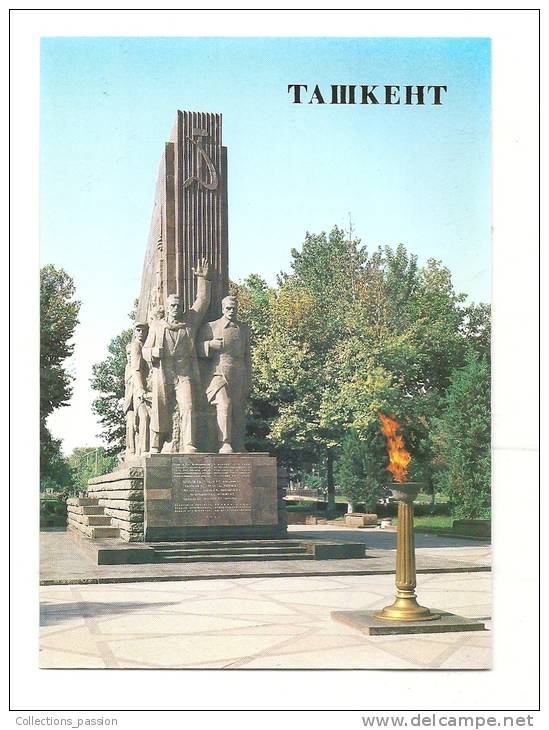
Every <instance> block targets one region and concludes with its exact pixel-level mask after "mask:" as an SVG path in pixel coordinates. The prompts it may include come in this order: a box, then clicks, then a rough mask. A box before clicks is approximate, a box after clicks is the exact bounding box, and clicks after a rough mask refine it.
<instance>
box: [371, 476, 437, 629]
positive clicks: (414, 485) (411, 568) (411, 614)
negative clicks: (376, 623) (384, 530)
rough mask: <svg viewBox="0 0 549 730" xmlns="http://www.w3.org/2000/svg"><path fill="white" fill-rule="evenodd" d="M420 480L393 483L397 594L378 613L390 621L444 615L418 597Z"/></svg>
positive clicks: (432, 619)
mask: <svg viewBox="0 0 549 730" xmlns="http://www.w3.org/2000/svg"><path fill="white" fill-rule="evenodd" d="M421 486H422V485H421V484H420V483H419V482H401V483H395V484H391V485H390V487H389V488H390V489H391V492H392V494H393V498H394V499H396V500H397V501H398V528H397V550H396V580H395V583H396V596H395V600H394V602H393V603H392V604H391V605H390V606H385V608H384V609H382V610H381V611H379V612H378V613H376V614H375V618H378V619H385V620H387V621H434V620H436V619H439V618H440V617H441V614H440V613H434V612H432V611H431V610H430V609H428V608H425V606H420V605H419V603H418V602H417V597H416V585H417V582H416V551H415V539H414V505H413V502H414V499H415V498H416V497H417V495H418V494H419V490H420V488H421Z"/></svg>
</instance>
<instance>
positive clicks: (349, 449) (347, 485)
mask: <svg viewBox="0 0 549 730" xmlns="http://www.w3.org/2000/svg"><path fill="white" fill-rule="evenodd" d="M372 453H375V454H376V456H377V458H376V459H375V460H374V459H372ZM386 461H387V459H386V455H385V453H384V450H383V445H382V444H381V438H380V436H379V432H375V433H373V434H369V438H368V439H365V438H362V439H361V438H360V437H359V436H358V434H357V433H356V431H353V430H350V431H349V432H348V433H347V434H346V435H345V437H344V439H343V442H342V444H341V453H340V456H339V459H338V461H337V464H336V479H337V481H338V484H339V486H340V488H341V491H342V493H343V494H344V495H345V496H346V497H347V498H348V500H349V502H350V504H351V510H352V511H354V510H355V508H356V504H357V503H359V502H360V503H363V504H364V508H365V510H366V511H367V512H368V511H372V512H373V511H375V508H376V504H377V500H378V498H379V497H380V496H381V494H382V488H381V487H382V484H383V482H384V481H387V479H386V476H385V463H386Z"/></svg>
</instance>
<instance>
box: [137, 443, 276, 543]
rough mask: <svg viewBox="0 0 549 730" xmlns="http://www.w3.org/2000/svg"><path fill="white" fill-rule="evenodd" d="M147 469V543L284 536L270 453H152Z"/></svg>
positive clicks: (145, 467)
mask: <svg viewBox="0 0 549 730" xmlns="http://www.w3.org/2000/svg"><path fill="white" fill-rule="evenodd" d="M143 468H144V539H145V541H158V540H227V539H251V538H254V539H269V538H275V537H284V536H285V535H286V526H285V524H284V522H283V520H282V519H281V517H280V509H279V506H280V505H279V502H280V498H279V497H280V495H279V494H278V492H277V466H276V459H275V458H274V457H272V456H269V455H268V454H248V453H240V454H228V455H225V454H192V455H183V454H154V455H151V456H148V457H146V458H144V459H143Z"/></svg>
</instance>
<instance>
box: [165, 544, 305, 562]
mask: <svg viewBox="0 0 549 730" xmlns="http://www.w3.org/2000/svg"><path fill="white" fill-rule="evenodd" d="M308 552H309V551H308V550H307V547H306V546H305V545H300V546H297V547H258V546H255V547H232V548H231V547H224V548H215V549H210V548H207V547H198V546H197V547H194V548H186V549H176V548H171V549H162V550H158V549H155V555H160V556H162V557H168V558H170V559H171V558H176V557H181V558H183V557H193V556H195V555H263V554H266V553H268V554H269V555H272V556H275V555H280V554H286V555H289V554H296V555H297V554H299V555H305V554H307V553H308Z"/></svg>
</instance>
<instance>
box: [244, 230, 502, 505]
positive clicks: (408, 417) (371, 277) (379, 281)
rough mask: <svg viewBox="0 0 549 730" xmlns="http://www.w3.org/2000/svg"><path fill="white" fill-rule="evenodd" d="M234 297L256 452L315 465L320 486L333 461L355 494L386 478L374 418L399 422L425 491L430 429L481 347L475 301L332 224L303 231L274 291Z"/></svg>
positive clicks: (400, 252)
mask: <svg viewBox="0 0 549 730" xmlns="http://www.w3.org/2000/svg"><path fill="white" fill-rule="evenodd" d="M237 293H238V295H239V298H240V299H241V301H243V302H245V304H244V306H243V307H241V309H242V317H243V319H248V321H253V322H254V324H253V331H254V335H255V336H254V338H253V342H252V345H253V351H252V360H253V364H254V375H253V381H252V418H251V425H252V431H253V430H254V428H255V429H256V431H257V430H259V429H260V431H261V435H262V439H263V441H262V442H263V444H264V445H265V448H266V449H268V450H270V451H271V452H273V453H276V454H277V455H278V456H279V457H280V458H281V459H282V460H283V461H284V462H285V463H286V465H287V466H290V467H292V468H294V470H297V472H301V473H303V472H307V471H308V470H310V468H311V465H313V464H317V465H318V464H319V463H321V462H323V461H324V462H326V464H327V466H328V468H327V469H326V470H324V473H326V474H327V475H328V476H327V479H328V480H329V479H330V477H329V474H330V467H331V465H332V464H333V462H334V461H336V462H337V461H338V460H339V464H338V463H336V476H337V477H338V479H339V480H340V481H342V474H343V475H344V476H345V479H346V481H347V486H345V485H342V489H343V490H346V489H347V488H348V487H349V488H350V489H351V491H352V492H353V494H356V495H357V497H358V495H359V492H360V491H361V490H362V492H361V493H362V495H363V497H364V498H366V496H367V492H368V490H369V491H370V492H371V493H373V492H375V489H374V483H375V484H376V485H377V489H379V488H381V487H382V486H383V484H386V483H388V482H389V481H390V479H389V476H388V474H387V473H386V471H385V468H384V465H386V452H385V444H384V441H383V439H382V437H381V435H380V433H379V412H380V411H382V412H385V413H388V414H391V415H393V416H394V417H396V419H397V420H398V421H399V422H400V423H401V424H402V426H403V430H404V434H405V439H406V444H407V447H408V449H409V450H410V451H411V453H412V457H413V459H412V467H411V472H410V478H413V479H420V480H422V481H424V482H425V483H426V484H427V485H431V484H432V480H433V458H434V454H433V442H432V440H430V438H429V434H430V430H431V426H432V421H433V418H434V417H435V416H438V415H439V414H440V412H441V409H443V408H446V407H447V403H446V401H445V400H443V398H444V394H445V393H446V391H447V389H448V387H449V385H450V383H451V382H452V378H453V374H454V373H455V371H456V369H459V368H462V367H463V366H464V363H465V360H466V357H467V353H469V352H470V351H471V350H474V351H476V352H478V353H486V352H487V351H489V341H490V339H489V338H490V334H489V324H490V316H489V315H490V313H489V308H488V307H487V306H486V305H482V304H481V305H469V306H466V304H465V295H463V294H459V293H457V292H455V290H454V288H453V285H452V281H451V276H450V272H449V271H448V269H447V268H446V267H444V266H443V265H442V263H441V262H439V261H435V260H433V259H430V260H428V261H427V262H426V263H425V264H424V265H423V266H420V265H419V264H418V261H417V257H416V256H414V255H412V254H410V253H409V252H408V251H407V250H406V248H405V246H403V245H402V244H399V245H398V246H396V247H394V248H391V247H383V248H377V249H374V250H372V251H370V250H368V249H367V248H366V247H364V246H362V245H361V242H360V241H359V240H356V239H352V238H350V237H349V236H348V235H347V234H346V233H345V232H344V231H342V230H341V229H339V228H334V229H333V230H332V231H331V232H330V234H329V235H326V234H324V233H322V234H318V235H313V234H307V236H306V238H305V241H304V243H303V246H302V249H301V251H297V250H295V249H294V250H292V263H291V270H290V271H289V272H287V273H283V274H281V275H280V277H279V281H278V286H277V287H272V288H269V287H267V286H266V284H265V282H261V283H260V285H259V286H258V279H257V277H256V278H253V277H252V278H250V279H248V280H247V281H245V282H244V283H243V284H241V285H239V288H238V292H237ZM487 387H488V386H487ZM488 392H489V390H488ZM256 419H257V420H256ZM258 427H259V428H258ZM342 462H343V463H342ZM360 464H362V465H366V466H365V467H364V468H365V469H366V472H363V471H361V470H362V469H363V467H360V468H359V466H360ZM342 469H343V471H342ZM352 474H355V477H356V479H355V478H354V477H352ZM364 474H367V479H366V477H365V476H364ZM359 483H360V484H362V486H361V487H360V488H359ZM366 483H368V484H369V485H370V486H369V487H368V490H367V491H366V492H365V491H364V490H365V489H366V487H364V485H365V484H366Z"/></svg>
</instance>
